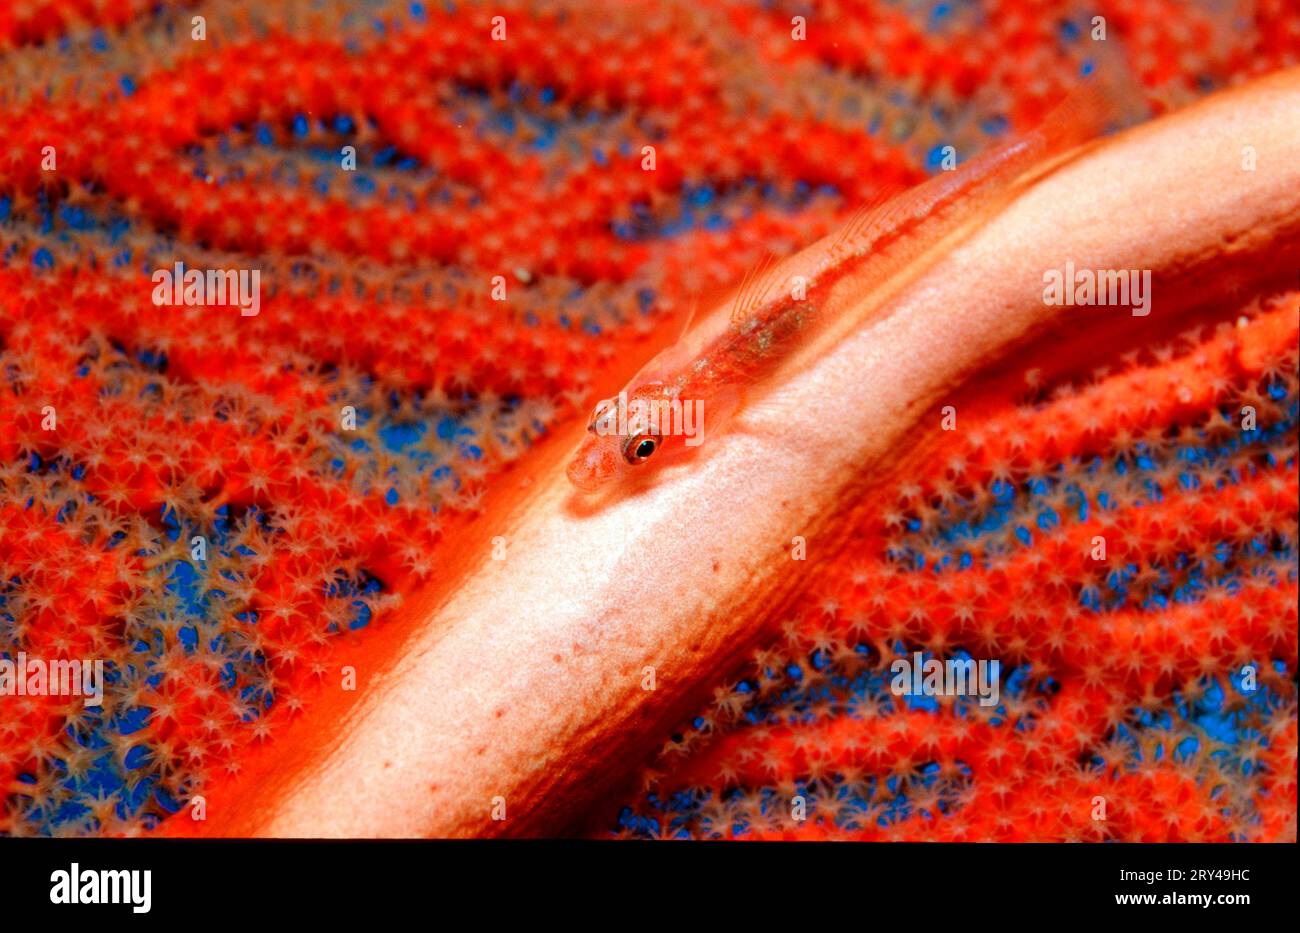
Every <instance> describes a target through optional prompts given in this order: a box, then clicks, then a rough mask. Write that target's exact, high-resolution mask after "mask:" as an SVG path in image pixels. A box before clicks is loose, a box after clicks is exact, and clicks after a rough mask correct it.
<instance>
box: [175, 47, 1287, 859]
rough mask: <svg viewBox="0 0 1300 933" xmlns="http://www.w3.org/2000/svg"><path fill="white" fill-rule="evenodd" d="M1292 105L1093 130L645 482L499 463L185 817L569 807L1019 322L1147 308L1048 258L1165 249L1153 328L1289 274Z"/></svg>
mask: <svg viewBox="0 0 1300 933" xmlns="http://www.w3.org/2000/svg"><path fill="white" fill-rule="evenodd" d="M1296 113H1300V71H1297V70H1291V71H1288V72H1283V73H1280V74H1277V75H1274V76H1271V77H1268V78H1265V79H1263V80H1260V81H1258V82H1256V83H1254V84H1251V85H1247V86H1245V87H1241V88H1238V89H1235V90H1232V91H1230V92H1227V93H1223V94H1219V95H1216V96H1214V97H1212V98H1209V99H1206V100H1204V101H1202V102H1200V103H1198V104H1196V105H1194V106H1192V107H1189V108H1188V109H1186V110H1184V111H1180V112H1178V113H1175V114H1173V115H1171V116H1168V117H1165V118H1162V119H1160V120H1158V121H1155V122H1152V123H1149V124H1145V125H1143V126H1140V127H1137V128H1135V129H1133V130H1130V131H1128V132H1126V133H1124V134H1122V135H1120V136H1118V137H1116V138H1114V139H1112V140H1109V141H1107V142H1105V143H1103V144H1101V145H1099V146H1097V147H1095V148H1093V149H1091V150H1089V151H1087V152H1086V153H1084V154H1082V155H1081V156H1080V157H1079V158H1078V159H1076V160H1074V161H1071V162H1069V163H1068V164H1066V165H1064V166H1063V167H1061V168H1060V169H1059V170H1057V171H1055V172H1054V173H1052V174H1050V175H1048V176H1047V177H1045V178H1044V179H1042V180H1041V181H1040V182H1038V183H1037V184H1035V185H1034V186H1033V187H1032V188H1030V189H1029V190H1028V191H1027V192H1025V193H1024V194H1023V195H1022V196H1020V197H1019V198H1018V199H1017V200H1016V201H1015V202H1014V203H1013V204H1012V205H1011V206H1010V207H1009V208H1008V209H1007V210H1006V211H1004V212H1003V213H1002V214H1000V215H999V216H997V217H996V218H995V219H993V220H992V221H991V222H990V223H989V224H988V225H987V226H986V227H985V228H983V229H981V230H979V231H977V232H976V233H975V234H974V235H973V236H971V237H970V238H969V239H968V240H966V241H965V242H964V243H962V244H961V245H959V246H957V247H956V248H954V249H953V250H952V251H951V252H949V253H948V254H947V255H945V256H944V257H943V258H942V259H940V260H939V261H938V262H937V263H935V264H934V265H933V266H932V267H930V268H929V269H928V271H926V272H925V273H924V275H923V276H921V277H920V278H918V279H917V280H916V281H914V282H912V283H911V284H910V285H908V286H907V288H906V289H905V290H904V291H902V292H900V293H899V294H898V296H897V297H896V299H895V300H894V302H893V304H892V307H891V313H890V314H888V315H886V316H884V317H882V318H879V319H876V320H874V321H872V322H871V323H870V324H868V325H866V326H865V327H863V328H862V329H861V330H859V331H857V332H855V333H853V334H851V335H850V336H849V337H848V338H847V339H845V340H843V341H842V342H840V343H839V344H837V345H836V346H834V347H833V348H832V349H831V350H830V351H829V352H827V353H826V354H825V355H823V356H822V357H821V358H820V359H818V360H817V361H816V362H814V363H813V364H812V365H810V366H809V367H807V368H806V369H804V370H803V371H801V372H799V373H798V374H797V375H794V376H792V377H791V378H789V379H787V380H786V381H784V382H783V383H781V384H780V385H777V386H775V387H773V388H772V389H771V390H770V392H769V393H768V394H767V395H766V396H764V397H763V398H761V399H760V400H758V401H757V403H756V404H754V405H752V406H750V407H749V408H747V409H746V410H744V411H743V412H742V414H741V415H740V416H739V418H738V423H737V424H736V426H735V429H734V430H732V431H730V432H728V433H727V434H726V435H719V436H717V437H713V438H711V439H710V442H709V443H708V444H706V445H705V446H704V447H703V448H702V449H701V452H700V455H699V456H697V457H694V458H691V459H689V460H688V461H685V462H683V463H681V464H679V465H675V466H673V467H671V468H667V469H665V470H664V471H663V472H662V475H661V477H660V478H659V479H658V481H657V482H656V483H655V484H654V485H652V486H650V487H648V488H645V489H642V490H639V491H636V492H634V493H632V494H629V495H625V496H622V497H616V498H614V499H612V500H610V501H605V502H600V503H598V504H596V505H594V506H592V505H584V504H583V503H581V502H579V501H577V500H575V498H574V496H573V493H572V490H571V488H570V486H569V484H568V482H567V481H566V479H565V476H564V474H563V464H564V457H565V456H566V455H567V454H568V452H569V451H570V449H571V448H572V445H573V444H574V443H575V441H576V434H577V430H578V428H577V426H575V430H574V432H573V433H572V434H569V435H566V436H563V437H558V438H556V439H555V440H554V441H553V442H552V443H551V444H549V445H548V446H546V447H544V448H543V449H542V450H540V451H539V452H538V454H537V455H536V457H535V458H534V460H533V461H532V462H531V463H530V464H528V465H527V466H525V467H523V468H522V469H521V470H520V471H519V472H518V473H517V474H516V475H515V476H514V477H507V478H506V482H505V483H504V485H509V486H511V487H512V488H511V489H510V490H509V491H507V492H504V493H501V494H499V495H497V497H496V498H494V499H491V500H490V501H489V502H488V503H487V506H486V509H485V512H484V514H483V515H482V516H480V517H479V518H478V519H477V521H476V522H475V523H474V524H473V525H472V526H471V528H470V529H468V531H469V533H468V534H466V535H464V536H463V537H462V539H461V540H463V541H468V540H469V539H470V538H473V539H475V540H474V541H473V542H471V543H470V544H467V545H466V548H465V549H464V550H463V551H462V552H461V554H460V556H459V557H457V558H456V560H457V561H458V564H457V566H455V567H449V568H444V574H443V578H442V580H441V582H439V583H437V584H435V585H434V586H433V588H432V589H431V590H430V591H429V592H427V593H425V594H423V595H422V596H419V597H417V598H415V599H412V600H410V601H408V603H407V605H406V606H405V607H404V609H402V610H401V614H403V615H404V618H398V619H395V620H394V621H393V622H392V623H390V624H389V626H388V627H387V628H386V629H385V630H384V631H382V632H379V633H377V634H376V636H375V638H374V639H373V641H371V642H369V643H368V644H367V645H366V647H365V649H364V650H365V652H366V654H365V655H364V656H362V657H358V658H356V659H355V660H354V661H350V662H349V663H354V665H355V666H356V668H357V676H358V682H359V687H358V689H357V690H356V691H355V692H348V691H339V692H337V693H331V694H330V695H329V696H327V697H326V698H324V699H323V700H322V701H321V702H320V703H319V704H317V705H316V706H313V707H312V708H311V710H310V712H309V713H308V714H306V715H305V716H303V717H302V718H301V719H299V720H298V721H297V722H296V723H295V724H294V725H293V726H292V727H289V728H288V729H287V730H286V731H285V733H284V735H283V736H282V737H280V738H277V742H276V743H275V745H274V746H273V747H272V748H270V749H268V750H267V751H264V752H263V753H261V756H260V757H259V758H256V759H255V760H253V761H252V762H250V764H249V766H248V767H247V768H246V770H245V773H244V774H243V775H242V776H241V777H240V779H239V780H237V781H235V782H232V783H230V784H228V785H226V786H224V787H222V788H220V789H218V790H217V791H215V792H214V794H213V796H212V798H211V799H210V800H209V801H208V802H207V814H208V819H207V821H206V823H199V822H191V821H190V820H189V819H187V818H186V815H185V814H183V813H182V814H179V815H178V817H177V818H176V819H174V820H172V821H171V822H170V823H169V824H168V825H167V827H166V830H167V831H168V832H172V833H177V834H190V833H193V832H202V833H209V834H217V835H253V836H375V835H378V836H477V835H502V834H506V835H526V834H532V833H548V832H562V831H564V830H565V829H566V828H567V827H569V826H570V825H571V823H572V821H573V820H574V818H575V815H577V814H580V813H582V812H583V811H584V809H585V808H586V807H587V806H589V804H590V803H591V802H592V800H594V799H596V798H598V797H600V796H601V795H603V794H604V793H606V792H607V791H609V790H610V789H611V788H613V787H614V786H615V785H616V782H617V781H618V780H619V779H620V778H621V777H622V776H623V774H624V773H625V772H626V771H627V770H628V769H630V768H633V767H635V766H636V764H637V763H638V762H639V761H640V760H641V758H642V757H643V755H644V753H645V752H646V751H647V750H648V749H649V748H650V747H651V746H652V745H654V744H655V743H656V742H657V741H658V740H659V739H660V738H662V734H663V731H664V730H665V729H666V727H667V726H668V725H670V724H671V723H672V722H673V721H674V719H675V717H677V716H680V715H681V714H682V713H683V712H685V711H688V710H689V709H690V708H691V704H692V702H694V701H695V700H697V699H698V695H697V691H698V690H699V689H700V688H701V687H702V686H705V685H708V684H710V683H712V682H714V678H715V677H716V675H717V674H718V673H719V672H720V671H721V670H723V669H725V668H726V667H727V665H729V664H731V663H733V662H734V661H735V660H736V659H737V658H738V657H739V656H740V655H742V654H744V653H745V652H746V651H747V650H748V649H749V648H751V647H752V645H753V643H754V641H755V639H756V638H758V637H759V635H760V634H761V633H762V632H763V629H764V625H765V624H766V623H767V622H769V621H771V619H772V618H774V617H776V616H777V615H778V614H779V613H780V611H781V609H782V607H783V606H784V605H785V602H786V600H787V599H788V598H789V597H790V596H791V594H793V593H795V592H796V591H797V590H799V589H800V588H802V587H803V585H804V584H805V583H806V578H807V576H808V575H809V574H810V573H814V572H816V567H817V563H818V560H819V556H821V557H822V558H828V557H830V556H831V555H832V554H833V552H834V548H835V547H836V543H837V541H838V540H840V538H841V536H842V535H843V534H844V533H845V529H844V528H843V527H842V525H843V522H842V518H841V516H842V515H843V514H844V513H845V512H846V510H844V509H842V503H844V502H851V501H854V499H855V497H856V496H857V495H858V490H859V489H860V488H861V487H863V486H864V484H870V483H872V482H873V480H876V479H879V478H881V477H883V476H884V474H886V473H887V472H890V471H891V470H896V469H897V466H898V464H899V462H900V457H902V456H903V455H904V453H905V452H906V451H907V450H909V449H910V448H912V447H914V446H915V444H916V441H917V440H918V439H919V438H920V437H921V436H922V435H924V434H925V433H927V432H930V431H933V430H938V423H939V414H938V411H939V406H942V405H946V404H950V403H951V404H957V405H958V407H960V402H959V401H957V402H950V401H949V399H950V398H954V396H951V395H950V393H952V390H953V389H954V388H955V387H956V386H958V385H959V384H960V383H961V382H962V381H963V380H965V379H967V378H968V377H970V375H971V374H972V373H974V372H976V371H977V370H979V369H981V368H984V367H987V366H988V365H989V364H990V363H992V362H993V361H995V360H997V359H998V358H999V357H1000V356H1002V355H1003V354H1005V353H1007V352H1009V350H1010V349H1011V348H1013V347H1015V346H1016V345H1018V344H1019V343H1021V342H1023V341H1025V340H1029V339H1036V338H1041V337H1042V336H1043V335H1044V334H1045V333H1049V332H1052V331H1053V329H1054V328H1059V332H1061V333H1067V332H1068V333H1070V334H1077V333H1081V332H1082V330H1081V327H1082V326H1083V325H1084V324H1086V323H1087V322H1088V321H1090V320H1091V319H1090V318H1089V317H1088V316H1089V315H1094V316H1097V317H1098V318H1100V317H1101V316H1103V315H1108V316H1110V318H1111V319H1112V323H1113V318H1114V317H1115V316H1117V315H1118V314H1125V315H1127V313H1128V312H1127V310H1126V309H1122V310H1116V309H1095V308H1094V309H1069V314H1068V315H1067V314H1066V313H1064V312H1065V309H1062V308H1059V307H1054V306H1050V305H1048V304H1045V302H1044V300H1043V276H1044V273H1045V272H1046V271H1047V270H1051V269H1057V268H1060V267H1062V265H1063V264H1064V263H1065V262H1066V261H1067V260H1069V261H1072V262H1073V263H1074V265H1075V267H1077V268H1090V269H1149V270H1152V272H1153V282H1154V285H1153V297H1152V305H1151V309H1152V310H1151V314H1150V316H1149V317H1141V318H1140V317H1133V318H1132V319H1131V321H1130V322H1128V323H1126V324H1125V325H1124V326H1131V327H1135V328H1143V327H1150V328H1152V333H1153V334H1154V333H1155V332H1156V331H1155V328H1157V327H1164V326H1165V325H1167V324H1169V323H1170V322H1171V321H1172V320H1173V319H1174V318H1176V317H1178V316H1181V315H1187V314H1189V313H1190V312H1192V311H1194V310H1195V309H1196V308H1197V307H1198V306H1200V305H1201V304H1202V303H1204V302H1205V301H1207V300H1210V299H1212V298H1213V297H1214V296H1215V294H1216V293H1222V292H1224V291H1226V290H1227V289H1229V288H1232V287H1241V286H1242V285H1243V284H1245V283H1252V282H1253V283H1261V282H1263V281H1265V280H1269V281H1272V280H1275V279H1277V278H1280V277H1285V279H1286V280H1288V281H1293V277H1294V275H1295V269H1296V257H1297V256H1298V255H1300V134H1297V133H1296V130H1295V124H1294V118H1295V114H1296ZM1246 145H1249V146H1252V147H1254V149H1255V150H1256V152H1257V153H1258V160H1259V170H1257V171H1243V170H1242V169H1241V150H1242V147H1243V146H1246ZM723 313H725V310H724V311H723ZM1057 352H1060V353H1067V352H1068V345H1065V344H1062V345H1061V346H1060V347H1058V348H1057ZM796 536H802V537H803V538H804V539H805V540H806V542H807V560H806V561H802V562H801V561H796V560H792V559H791V547H792V539H794V538H795V537H796ZM651 687H652V688H653V689H650V688H651Z"/></svg>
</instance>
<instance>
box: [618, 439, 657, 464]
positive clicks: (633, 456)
mask: <svg viewBox="0 0 1300 933" xmlns="http://www.w3.org/2000/svg"><path fill="white" fill-rule="evenodd" d="M659 441H660V437H659V435H658V434H634V435H633V436H632V437H629V438H628V439H627V442H626V443H625V444H624V445H623V459H624V460H626V461H627V462H628V463H631V464H633V465H635V464H638V463H645V462H646V461H647V460H649V459H650V457H651V455H652V454H654V452H655V451H656V450H658V449H659Z"/></svg>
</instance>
